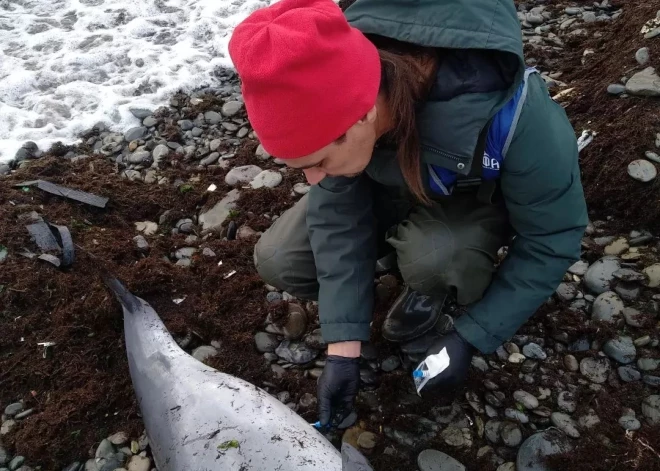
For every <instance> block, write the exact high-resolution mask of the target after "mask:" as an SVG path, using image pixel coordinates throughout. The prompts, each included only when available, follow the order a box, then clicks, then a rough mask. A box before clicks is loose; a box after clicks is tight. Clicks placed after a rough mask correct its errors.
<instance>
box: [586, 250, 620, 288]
mask: <svg viewBox="0 0 660 471" xmlns="http://www.w3.org/2000/svg"><path fill="white" fill-rule="evenodd" d="M619 268H621V264H620V262H619V259H618V258H616V257H612V256H607V257H603V258H601V259H600V260H598V261H596V262H594V264H593V265H591V266H590V267H589V269H588V270H587V272H586V273H585V275H584V283H585V284H586V285H587V288H588V289H589V291H592V292H593V293H596V294H601V293H604V292H606V291H609V290H610V288H611V284H612V281H613V280H614V272H615V271H617V270H618V269H619Z"/></svg>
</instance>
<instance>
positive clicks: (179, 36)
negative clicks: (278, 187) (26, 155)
mask: <svg viewBox="0 0 660 471" xmlns="http://www.w3.org/2000/svg"><path fill="white" fill-rule="evenodd" d="M270 3H271V0H0V162H2V161H6V160H9V159H11V158H13V156H14V155H15V153H16V151H17V150H18V148H19V147H20V146H21V145H22V143H23V142H25V141H27V140H31V141H34V142H36V143H37V144H38V145H39V148H40V149H42V150H45V149H47V148H48V147H49V146H50V144H52V143H53V142H56V141H59V140H61V141H63V142H65V143H73V142H75V141H76V136H77V135H78V133H80V132H82V131H84V130H87V129H89V128H91V127H92V126H93V125H94V124H95V123H97V122H103V123H105V124H106V125H107V126H109V127H110V128H111V129H113V130H117V131H124V130H126V129H128V128H130V127H132V126H137V125H139V122H138V120H137V119H136V118H135V117H134V116H133V115H132V114H131V112H130V109H131V108H146V109H152V110H153V109H156V108H158V107H159V106H162V105H164V104H166V103H167V102H168V99H169V97H170V96H171V95H173V94H174V93H175V92H177V91H178V90H180V89H181V90H184V91H190V90H193V89H196V88H200V87H204V86H213V85H214V84H215V83H216V82H215V81H214V70H217V69H218V68H221V67H231V65H232V64H231V60H230V58H229V54H228V52H227V44H228V42H229V38H230V35H231V32H232V31H233V28H234V27H235V26H236V25H237V24H238V23H239V22H240V21H241V20H242V19H244V18H245V17H246V16H248V15H249V14H250V13H251V12H253V11H254V10H256V9H258V8H262V7H265V6H267V5H269V4H270Z"/></svg>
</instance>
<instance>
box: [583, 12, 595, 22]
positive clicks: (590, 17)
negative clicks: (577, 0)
mask: <svg viewBox="0 0 660 471" xmlns="http://www.w3.org/2000/svg"><path fill="white" fill-rule="evenodd" d="M582 21H584V22H585V23H594V22H595V21H596V14H595V13H594V12H593V11H585V12H583V13H582Z"/></svg>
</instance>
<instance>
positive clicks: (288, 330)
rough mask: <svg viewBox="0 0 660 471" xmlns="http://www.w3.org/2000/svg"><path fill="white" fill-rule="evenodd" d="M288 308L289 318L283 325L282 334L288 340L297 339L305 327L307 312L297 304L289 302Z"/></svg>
mask: <svg viewBox="0 0 660 471" xmlns="http://www.w3.org/2000/svg"><path fill="white" fill-rule="evenodd" d="M288 309H289V318H288V319H287V321H286V324H285V325H284V329H283V331H284V336H285V337H286V338H287V339H289V340H298V339H299V338H300V337H302V336H303V334H304V333H305V330H306V329H307V314H306V313H305V310H304V309H303V308H302V307H301V306H300V305H299V304H294V303H291V304H289V306H288Z"/></svg>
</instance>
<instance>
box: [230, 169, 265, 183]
mask: <svg viewBox="0 0 660 471" xmlns="http://www.w3.org/2000/svg"><path fill="white" fill-rule="evenodd" d="M261 172H262V170H261V169H260V168H259V167H257V166H256V165H243V166H241V167H235V168H233V169H231V170H230V171H229V172H228V173H227V175H226V176H225V183H226V184H227V185H229V186H236V185H239V184H241V183H250V182H251V181H252V180H254V178H255V177H256V176H257V175H259V174H260V173H261Z"/></svg>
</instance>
